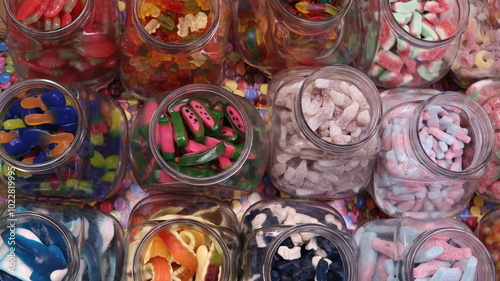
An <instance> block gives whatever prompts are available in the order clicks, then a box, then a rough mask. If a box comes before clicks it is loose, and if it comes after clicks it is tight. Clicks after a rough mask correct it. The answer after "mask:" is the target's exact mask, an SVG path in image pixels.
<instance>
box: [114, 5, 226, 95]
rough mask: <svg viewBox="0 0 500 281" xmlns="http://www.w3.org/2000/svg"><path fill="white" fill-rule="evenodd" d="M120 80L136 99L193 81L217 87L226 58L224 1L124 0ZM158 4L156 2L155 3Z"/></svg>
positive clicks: (220, 80) (173, 88)
mask: <svg viewBox="0 0 500 281" xmlns="http://www.w3.org/2000/svg"><path fill="white" fill-rule="evenodd" d="M126 2H127V7H129V8H130V9H129V10H128V12H127V15H126V19H125V26H124V31H123V35H122V37H121V47H122V50H121V51H122V56H121V66H120V77H121V81H122V82H123V84H124V86H125V88H126V89H127V90H128V91H129V92H130V93H131V94H133V95H134V96H135V97H136V98H138V99H141V100H147V99H148V98H149V97H151V96H153V95H155V94H158V93H161V92H164V91H167V90H175V89H177V88H179V87H181V86H184V85H187V84H192V83H209V84H214V85H218V84H220V83H221V82H222V79H223V66H224V61H225V59H226V57H227V54H228V49H227V48H228V47H227V44H228V41H227V40H228V35H229V26H230V22H231V15H230V13H231V11H230V10H231V9H230V7H229V1H228V0H208V1H194V0H189V1H175V2H172V3H171V4H169V5H170V6H169V5H164V7H162V6H161V5H160V4H161V3H160V2H159V1H146V0H127V1H126ZM155 3H158V4H155Z"/></svg>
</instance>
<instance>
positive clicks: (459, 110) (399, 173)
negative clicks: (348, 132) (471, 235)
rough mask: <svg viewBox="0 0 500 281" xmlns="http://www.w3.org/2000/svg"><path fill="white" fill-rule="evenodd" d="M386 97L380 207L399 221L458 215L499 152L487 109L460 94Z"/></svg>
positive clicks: (376, 192)
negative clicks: (405, 217) (494, 154)
mask: <svg viewBox="0 0 500 281" xmlns="http://www.w3.org/2000/svg"><path fill="white" fill-rule="evenodd" d="M381 97H382V103H383V104H384V117H383V118H382V125H381V127H380V137H381V138H382V146H381V150H380V153H379V155H378V158H377V165H376V168H375V172H374V184H373V189H371V194H372V196H373V197H374V199H375V202H376V204H377V206H378V207H379V208H380V209H381V210H382V211H384V212H385V213H386V214H388V215H389V216H393V217H399V216H410V217H417V218H422V219H428V218H440V217H452V216H454V215H457V214H458V213H460V212H461V211H462V210H464V209H465V208H466V207H467V206H468V204H469V202H470V199H471V197H472V195H473V194H474V192H475V190H476V187H477V185H478V182H479V180H480V179H481V177H482V176H483V175H484V172H485V171H486V164H487V163H488V160H489V159H490V156H491V153H492V151H493V142H494V131H493V126H492V125H491V122H490V120H489V118H488V115H487V113H486V111H485V110H484V109H483V108H482V107H481V105H480V104H478V103H477V102H475V101H474V100H472V99H471V98H469V97H467V96H466V95H463V94H460V93H456V92H439V91H436V90H429V89H427V90H426V89H410V90H408V89H392V90H387V91H384V92H383V93H381ZM386 103H387V104H386Z"/></svg>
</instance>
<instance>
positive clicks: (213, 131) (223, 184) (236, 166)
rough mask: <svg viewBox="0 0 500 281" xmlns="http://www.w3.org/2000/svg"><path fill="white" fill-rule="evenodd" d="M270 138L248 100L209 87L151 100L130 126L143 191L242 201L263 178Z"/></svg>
mask: <svg viewBox="0 0 500 281" xmlns="http://www.w3.org/2000/svg"><path fill="white" fill-rule="evenodd" d="M268 142H269V140H268V134H267V131H266V129H265V127H264V121H263V120H262V117H261V116H260V114H259V112H258V111H257V109H256V108H255V106H253V105H252V104H251V103H249V102H248V101H247V100H245V99H243V98H240V97H237V96H235V95H233V94H231V93H230V92H228V91H227V90H225V89H223V88H221V87H218V86H214V85H210V84H190V85H186V86H183V87H180V88H178V89H176V90H175V91H173V92H171V93H168V94H164V95H156V96H154V97H152V98H150V99H149V100H148V101H147V102H146V103H145V104H144V106H143V107H142V108H141V110H140V111H139V112H138V114H137V117H136V119H135V120H134V122H133V124H132V135H131V141H130V162H131V168H132V171H133V172H134V174H135V176H136V179H137V181H138V182H139V184H140V185H141V186H142V187H143V188H145V189H157V190H164V191H170V192H174V193H197V194H200V193H202V194H205V195H210V196H217V197H222V198H239V197H244V196H247V195H248V194H249V193H251V192H253V191H254V189H255V188H256V186H257V185H258V183H259V182H260V181H261V180H262V177H263V176H264V173H265V169H266V167H267V155H268V154H269V152H268V151H269V144H268Z"/></svg>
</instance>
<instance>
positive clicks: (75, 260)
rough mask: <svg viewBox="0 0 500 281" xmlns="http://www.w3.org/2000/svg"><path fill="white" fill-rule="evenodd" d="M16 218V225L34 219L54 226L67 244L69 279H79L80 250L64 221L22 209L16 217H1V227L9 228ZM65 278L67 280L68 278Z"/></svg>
mask: <svg viewBox="0 0 500 281" xmlns="http://www.w3.org/2000/svg"><path fill="white" fill-rule="evenodd" d="M11 219H15V220H16V221H15V225H16V227H18V226H20V225H22V224H23V223H24V222H33V221H41V222H43V223H46V224H48V225H50V226H51V227H53V228H54V229H55V230H56V231H57V232H58V233H59V234H61V237H62V238H63V240H64V243H65V244H66V246H67V249H68V250H67V253H68V261H67V262H68V272H67V275H66V276H67V278H66V279H67V280H68V281H77V280H78V272H79V271H80V262H79V261H80V253H79V252H80V251H79V250H78V248H77V246H76V244H75V242H74V237H73V235H72V234H71V232H70V231H69V229H67V228H66V227H65V226H64V225H63V224H62V223H60V222H58V221H57V220H55V219H53V218H51V217H49V216H46V215H43V214H39V213H36V212H33V211H22V212H17V213H15V214H14V217H10V216H5V217H3V218H0V227H1V229H7V230H9V228H8V226H9V224H10V223H12V222H10V221H9V220H11ZM66 279H65V280H66Z"/></svg>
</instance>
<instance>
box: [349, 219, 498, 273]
mask: <svg viewBox="0 0 500 281" xmlns="http://www.w3.org/2000/svg"><path fill="white" fill-rule="evenodd" d="M354 239H355V240H356V243H357V244H358V253H357V256H358V272H359V273H358V277H359V279H358V280H362V281H370V280H373V281H375V280H401V281H413V280H472V281H476V280H477V281H480V280H494V278H495V268H494V265H493V262H492V260H491V257H490V256H489V254H488V252H487V251H486V249H485V247H484V246H483V244H482V243H481V241H479V239H477V238H476V237H475V236H474V235H473V233H472V231H471V230H470V229H469V228H468V226H467V225H465V224H464V223H463V222H461V221H459V220H456V219H451V218H443V219H433V220H420V219H414V218H398V219H376V220H369V221H366V222H365V223H364V224H362V225H360V226H358V228H357V229H356V231H355V232H354Z"/></svg>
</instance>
